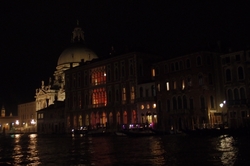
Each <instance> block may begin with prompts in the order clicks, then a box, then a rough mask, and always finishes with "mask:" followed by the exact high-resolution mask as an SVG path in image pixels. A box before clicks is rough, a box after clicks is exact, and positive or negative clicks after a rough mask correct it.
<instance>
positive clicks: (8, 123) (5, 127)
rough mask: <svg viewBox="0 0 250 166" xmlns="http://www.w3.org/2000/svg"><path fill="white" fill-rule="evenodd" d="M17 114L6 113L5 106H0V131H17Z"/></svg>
mask: <svg viewBox="0 0 250 166" xmlns="http://www.w3.org/2000/svg"><path fill="white" fill-rule="evenodd" d="M18 122H19V121H18V116H12V114H11V113H10V114H9V115H6V112H5V107H4V106H2V107H1V116H0V133H3V134H5V133H19V132H20V130H16V129H18V125H17V124H18Z"/></svg>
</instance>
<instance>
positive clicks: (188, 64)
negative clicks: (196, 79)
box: [186, 59, 191, 69]
mask: <svg viewBox="0 0 250 166" xmlns="http://www.w3.org/2000/svg"><path fill="white" fill-rule="evenodd" d="M186 66H187V69H189V68H190V67H191V63H190V59H187V60H186Z"/></svg>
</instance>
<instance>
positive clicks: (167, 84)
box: [166, 82, 169, 91]
mask: <svg viewBox="0 0 250 166" xmlns="http://www.w3.org/2000/svg"><path fill="white" fill-rule="evenodd" d="M166 88H167V91H169V82H166Z"/></svg>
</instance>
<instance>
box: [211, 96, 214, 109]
mask: <svg viewBox="0 0 250 166" xmlns="http://www.w3.org/2000/svg"><path fill="white" fill-rule="evenodd" d="M210 103H211V108H214V97H213V96H210Z"/></svg>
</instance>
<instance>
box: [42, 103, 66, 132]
mask: <svg viewBox="0 0 250 166" xmlns="http://www.w3.org/2000/svg"><path fill="white" fill-rule="evenodd" d="M37 133H39V134H52V133H56V134H62V133H65V104H64V101H56V102H54V104H51V105H49V107H46V108H44V109H41V110H38V111H37Z"/></svg>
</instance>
